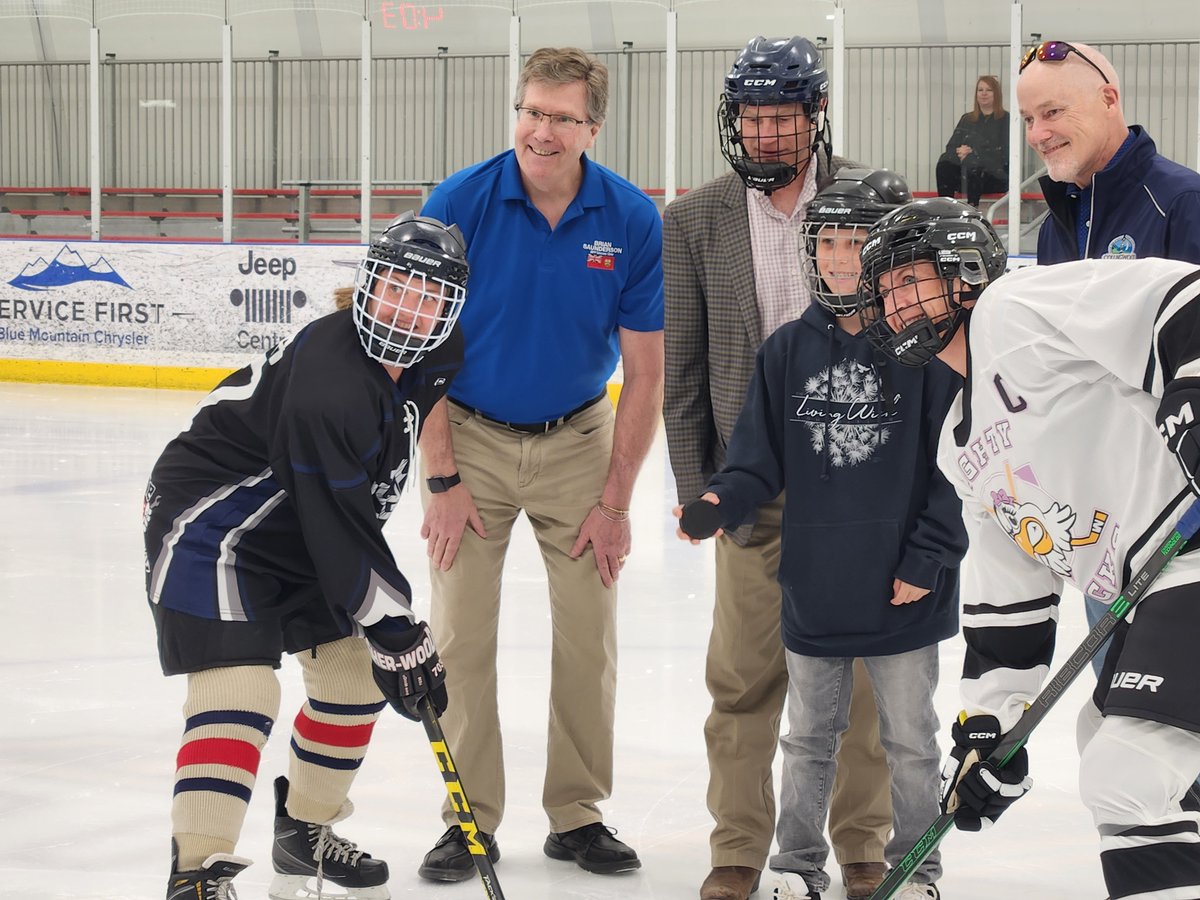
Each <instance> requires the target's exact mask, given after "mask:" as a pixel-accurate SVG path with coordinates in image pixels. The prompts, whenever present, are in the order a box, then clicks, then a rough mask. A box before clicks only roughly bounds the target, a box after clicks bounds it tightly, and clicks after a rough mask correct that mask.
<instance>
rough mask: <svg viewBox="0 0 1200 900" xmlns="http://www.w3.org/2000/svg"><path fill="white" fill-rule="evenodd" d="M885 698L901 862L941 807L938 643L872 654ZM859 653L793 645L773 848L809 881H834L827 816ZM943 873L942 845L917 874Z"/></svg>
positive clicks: (884, 730) (870, 663) (774, 861)
mask: <svg viewBox="0 0 1200 900" xmlns="http://www.w3.org/2000/svg"><path fill="white" fill-rule="evenodd" d="M863 663H864V664H865V665H866V667H867V672H868V673H869V674H870V676H871V685H872V687H873V688H874V691H875V703H876V705H877V706H878V707H879V737H880V741H881V743H882V744H883V749H884V752H885V753H886V754H887V759H888V765H889V766H890V767H891V770H892V808H893V810H894V811H895V820H894V831H893V834H892V839H891V840H890V841H889V842H888V845H887V847H885V848H884V857H885V858H886V859H887V861H888V862H889V863H891V864H892V865H895V864H896V863H898V862H899V861H900V860H901V858H903V856H904V855H905V854H906V853H908V851H909V850H911V849H912V848H913V845H915V844H916V842H917V840H918V839H919V838H920V837H921V836H922V835H923V834H924V833H925V829H926V828H928V827H929V825H930V824H931V823H932V822H933V820H934V819H936V818H937V816H938V814H939V812H940V811H941V810H940V809H939V806H938V795H939V788H940V782H939V778H938V772H939V768H940V760H941V754H940V752H939V751H938V745H937V731H938V721H937V714H936V713H935V712H934V710H933V693H934V689H935V688H936V687H937V681H938V655H937V645H936V644H935V645H934V646H932V647H923V648H921V649H920V650H912V651H910V652H908V653H897V654H895V655H894V656H871V657H866V658H864V659H863ZM853 664H854V660H853V659H852V658H843V657H818V656H801V655H800V654H798V653H792V652H791V651H790V650H789V651H787V668H788V702H787V717H788V733H787V734H786V735H784V736H783V737H782V738H780V741H779V743H780V747H781V748H782V750H783V784H782V789H781V796H780V807H779V821H778V824H777V825H776V839H777V840H778V842H779V852H778V853H777V854H775V855H774V856H772V857H771V860H770V867H771V868H772V869H773V870H774V871H776V872H796V873H798V874H799V875H801V876H802V877H803V878H804V881H805V883H806V884H808V886H809V888H810V889H812V890H816V891H824V890H827V889H828V888H829V876H828V875H827V874H826V873H825V862H826V860H827V859H828V858H829V844H828V843H826V841H825V818H826V815H827V814H828V811H829V795H830V792H831V790H832V787H833V776H834V773H835V772H836V771H837V762H836V761H835V759H834V757H835V755H836V754H837V750H838V746H839V744H840V742H841V737H842V734H843V732H845V730H846V727H847V725H848V724H849V716H850V692H851V687H852V685H853ZM941 874H942V864H941V854H940V853H939V852H938V851H936V850H935V851H934V852H933V853H931V854H930V855H929V858H928V859H926V860H925V862H923V863H922V864H921V866H920V868H918V869H917V871H916V873H915V874H914V880H916V881H920V882H929V883H932V882H934V881H937V879H938V878H939V877H940V876H941Z"/></svg>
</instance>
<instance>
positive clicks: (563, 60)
mask: <svg viewBox="0 0 1200 900" xmlns="http://www.w3.org/2000/svg"><path fill="white" fill-rule="evenodd" d="M531 81H540V82H543V83H545V84H574V83H575V82H577V81H582V82H583V84H584V87H586V88H587V117H588V121H589V122H591V123H592V124H593V125H602V124H604V117H605V116H606V115H607V114H608V67H607V66H606V65H604V63H602V62H600V60H598V59H597V58H596V57H594V56H591V55H590V54H588V53H585V52H584V51H583V50H580V49H579V48H578V47H542V48H541V49H539V50H534V51H533V54H532V55H531V56H530V57H529V59H528V60H526V61H525V66H524V68H522V69H521V76H520V78H518V79H517V97H516V102H515V104H514V105H516V106H521V105H523V104H524V103H525V89H526V88H527V87H529V83H530V82H531Z"/></svg>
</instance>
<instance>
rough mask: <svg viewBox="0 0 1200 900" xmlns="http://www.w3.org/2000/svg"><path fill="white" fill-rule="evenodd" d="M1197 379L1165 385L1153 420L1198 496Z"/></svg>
mask: <svg viewBox="0 0 1200 900" xmlns="http://www.w3.org/2000/svg"><path fill="white" fill-rule="evenodd" d="M1198 420H1200V378H1180V379H1177V380H1176V381H1173V382H1171V383H1170V384H1169V385H1168V386H1167V390H1166V392H1165V393H1164V394H1163V398H1162V400H1161V401H1159V404H1158V413H1157V415H1156V416H1155V421H1156V422H1157V423H1158V432H1159V434H1161V435H1162V436H1163V440H1164V441H1166V442H1167V449H1168V450H1170V451H1171V452H1172V453H1173V454H1175V459H1176V460H1177V461H1178V462H1179V466H1180V468H1182V469H1183V477H1184V478H1186V479H1187V482H1188V485H1189V486H1190V487H1191V489H1192V493H1193V494H1196V495H1197V496H1200V428H1198V427H1197V426H1198V425H1200V421H1198Z"/></svg>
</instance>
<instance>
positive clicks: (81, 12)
mask: <svg viewBox="0 0 1200 900" xmlns="http://www.w3.org/2000/svg"><path fill="white" fill-rule="evenodd" d="M39 17H41V18H55V19H79V20H80V21H83V22H89V23H90V22H91V21H92V3H91V0H0V19H34V18H39Z"/></svg>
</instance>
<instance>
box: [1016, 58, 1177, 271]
mask: <svg viewBox="0 0 1200 900" xmlns="http://www.w3.org/2000/svg"><path fill="white" fill-rule="evenodd" d="M1017 106H1018V109H1019V110H1020V115H1021V119H1022V121H1023V122H1024V123H1025V140H1026V142H1027V143H1028V144H1029V146H1030V147H1032V148H1033V150H1034V151H1035V152H1036V153H1037V155H1038V156H1039V157H1041V159H1042V161H1043V162H1044V163H1045V164H1046V170H1047V173H1048V174H1047V175H1044V176H1043V177H1042V178H1041V180H1040V183H1041V186H1042V192H1043V194H1044V195H1045V197H1046V203H1047V205H1048V206H1049V207H1050V217H1049V218H1047V219H1046V221H1045V222H1044V223H1043V224H1042V228H1041V231H1040V232H1039V233H1038V248H1037V256H1038V262H1039V263H1040V264H1043V265H1045V264H1049V263H1059V262H1066V261H1068V260H1073V259H1114V258H1116V259H1122V258H1123V259H1138V258H1143V257H1147V256H1158V257H1166V258H1169V259H1180V260H1188V261H1191V262H1196V263H1200V174H1197V173H1196V172H1194V171H1192V170H1191V169H1188V168H1186V167H1184V166H1181V165H1179V164H1178V163H1174V162H1172V161H1171V160H1169V159H1167V158H1166V157H1164V156H1162V155H1161V154H1160V153H1159V152H1158V151H1157V149H1156V148H1155V146H1154V141H1153V140H1151V138H1150V136H1149V135H1148V134H1147V133H1146V131H1145V129H1144V128H1142V127H1141V126H1140V125H1132V126H1129V125H1126V124H1125V114H1124V113H1123V112H1122V110H1121V85H1120V81H1119V79H1118V78H1117V72H1116V70H1115V69H1114V68H1113V66H1112V63H1110V62H1109V61H1108V60H1107V59H1105V57H1104V55H1103V54H1102V53H1100V51H1098V50H1096V49H1095V48H1094V47H1089V46H1088V45H1087V44H1080V43H1075V44H1070V43H1068V42H1066V41H1043V42H1042V43H1041V44H1038V45H1037V46H1036V47H1031V48H1030V49H1029V50H1028V51H1026V53H1025V56H1024V58H1023V59H1022V60H1021V68H1020V76H1019V78H1018V80H1017Z"/></svg>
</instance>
